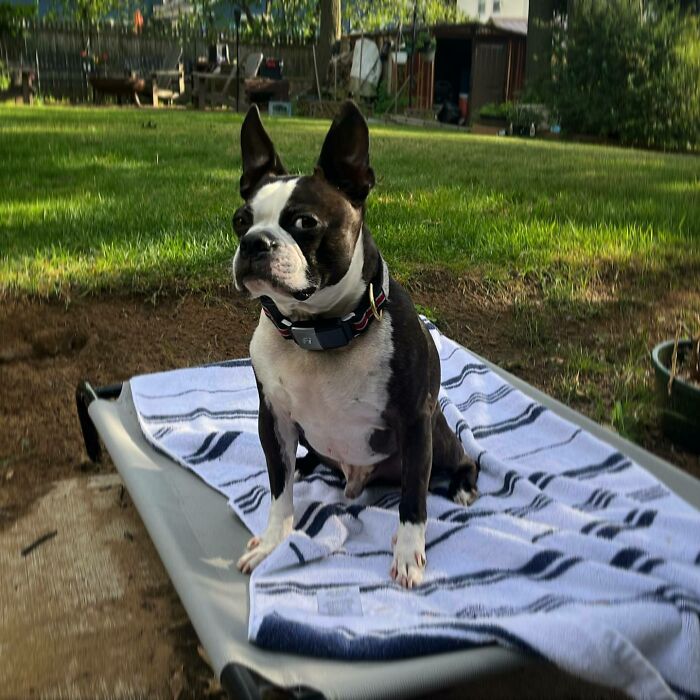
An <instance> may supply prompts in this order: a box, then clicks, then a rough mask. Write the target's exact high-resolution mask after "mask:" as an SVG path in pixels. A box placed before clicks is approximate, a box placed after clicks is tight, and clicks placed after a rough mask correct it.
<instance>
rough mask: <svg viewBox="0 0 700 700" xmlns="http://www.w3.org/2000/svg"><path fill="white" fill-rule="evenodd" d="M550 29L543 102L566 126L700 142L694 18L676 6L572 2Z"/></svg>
mask: <svg viewBox="0 0 700 700" xmlns="http://www.w3.org/2000/svg"><path fill="white" fill-rule="evenodd" d="M561 20H562V21H561V22H560V23H559V24H558V26H557V27H556V28H555V31H554V55H553V59H552V81H551V84H550V94H549V100H550V101H551V103H552V106H553V107H554V108H555V110H556V112H557V113H558V114H559V116H560V118H561V124H562V127H563V128H564V129H566V130H568V131H572V132H578V133H586V134H594V135H597V136H602V137H606V138H613V139H618V140H620V141H621V142H623V143H626V144H632V145H639V146H645V147H655V148H665V149H686V148H689V147H690V148H698V147H699V146H700V23H699V22H698V17H697V16H695V15H693V14H690V13H686V12H683V11H682V10H681V9H680V8H679V6H678V5H677V4H676V3H672V2H668V1H666V0H655V1H647V2H643V3H640V0H614V1H613V2H608V1H606V0H578V1H577V2H576V4H575V11H574V12H573V13H572V14H571V15H570V16H568V17H566V16H562V18H561Z"/></svg>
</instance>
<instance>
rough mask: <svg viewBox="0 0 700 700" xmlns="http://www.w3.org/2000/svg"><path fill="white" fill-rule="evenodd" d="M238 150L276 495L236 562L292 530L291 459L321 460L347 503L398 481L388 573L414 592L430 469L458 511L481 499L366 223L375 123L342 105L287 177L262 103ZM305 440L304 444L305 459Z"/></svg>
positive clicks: (404, 302)
mask: <svg viewBox="0 0 700 700" xmlns="http://www.w3.org/2000/svg"><path fill="white" fill-rule="evenodd" d="M241 149H242V155H243V174H242V176H241V180H240V192H241V196H242V197H243V199H244V200H245V204H244V205H243V206H242V207H241V208H240V209H238V211H236V213H235V215H234V217H233V227H234V229H235V232H236V234H237V235H238V237H239V238H240V244H239V247H238V250H237V251H236V255H235V257H234V260H233V277H234V281H235V284H236V287H237V288H238V289H239V290H244V289H245V290H247V291H248V292H250V294H251V295H252V296H253V297H258V298H260V300H261V302H262V307H263V308H262V313H261V315H260V322H259V324H258V326H257V328H256V330H255V333H254V334H253V339H252V341H251V344H250V354H251V357H252V361H253V368H254V370H255V376H256V379H257V384H258V392H259V394H260V416H259V424H258V429H259V433H260V441H261V443H262V447H263V450H264V452H265V457H266V460H267V469H268V473H269V478H270V491H271V496H272V503H271V506H270V515H269V520H268V524H267V528H266V530H265V532H264V533H263V535H262V536H261V537H253V538H252V539H251V540H250V542H249V543H248V546H247V551H246V552H245V553H244V554H243V556H242V557H241V558H240V559H239V560H238V568H239V569H240V570H241V571H243V572H245V573H250V572H251V571H252V570H253V569H254V568H255V567H256V566H257V565H258V564H259V563H260V562H261V561H262V560H263V559H264V558H265V557H266V556H267V555H268V554H269V553H270V552H271V551H272V550H273V549H274V548H275V547H276V546H277V545H278V544H279V543H280V542H282V540H284V538H285V537H286V536H287V535H288V534H289V533H290V532H291V531H292V522H293V507H292V486H293V483H294V475H295V467H296V468H297V469H299V470H300V471H309V470H310V468H313V467H314V466H315V465H317V464H318V463H319V462H321V461H322V462H323V463H324V464H327V465H330V466H332V467H335V468H337V469H339V470H341V471H342V472H343V474H344V475H345V478H346V484H347V486H346V489H345V494H346V496H348V497H350V498H353V497H356V496H358V495H359V494H360V493H361V492H362V490H363V488H364V486H365V484H367V483H368V482H369V481H370V480H374V479H377V478H382V479H388V480H392V481H395V482H397V483H398V482H400V483H401V502H400V506H399V526H398V530H397V532H396V534H395V535H394V538H393V541H392V542H393V553H394V556H393V563H392V565H391V576H392V578H394V579H395V580H396V581H398V582H399V583H400V584H401V585H402V586H405V587H408V588H411V587H412V586H413V585H415V584H418V583H420V582H421V580H422V578H423V570H424V568H425V563H426V560H425V524H426V497H427V491H428V485H429V481H430V477H431V468H433V467H434V468H435V469H436V470H438V469H439V470H440V471H441V472H442V473H447V474H448V476H449V478H448V481H449V486H448V493H449V495H450V497H452V498H453V499H454V500H455V501H456V502H457V503H460V504H463V505H469V504H470V503H471V502H472V501H473V500H474V498H476V496H477V491H476V479H477V474H478V469H477V467H476V465H475V464H474V463H473V461H472V460H470V459H469V458H468V457H467V456H466V455H465V453H464V450H463V449H462V445H461V444H460V442H459V441H458V440H457V438H456V436H455V434H454V433H453V432H452V431H451V430H450V429H449V427H448V426H447V423H446V422H445V418H444V416H443V414H442V411H441V409H440V406H439V405H438V403H437V396H438V390H439V388H440V364H439V359H438V354H437V350H436V348H435V345H434V343H433V341H432V339H431V337H430V334H429V333H428V332H427V330H426V328H425V326H424V325H423V323H421V321H420V319H419V318H418V316H417V314H416V310H415V308H414V306H413V303H412V302H411V299H410V298H409V296H408V295H407V294H406V292H405V291H404V290H403V289H402V288H401V286H400V285H399V284H398V283H397V282H396V281H395V280H394V279H393V278H392V277H391V276H390V275H389V272H388V270H387V266H386V263H385V262H384V260H383V259H382V257H381V255H380V253H379V250H378V249H377V246H376V244H375V242H374V240H373V239H372V236H371V234H370V232H369V230H368V228H367V226H366V225H365V223H364V211H365V199H366V198H367V195H368V194H369V191H370V189H371V188H372V186H373V185H374V172H373V170H372V168H371V167H370V165H369V132H368V129H367V124H366V122H365V120H364V118H363V116H362V114H361V113H360V111H359V110H358V108H357V107H356V105H355V104H354V103H353V102H350V101H348V102H345V103H344V105H343V106H342V108H341V111H340V114H339V115H338V116H337V117H336V119H335V121H334V122H333V124H332V125H331V127H330V130H329V131H328V134H327V136H326V139H325V142H324V144H323V147H322V149H321V155H320V157H319V159H318V164H317V166H316V169H315V171H314V173H313V175H310V176H296V175H288V174H287V171H286V170H285V168H284V165H283V164H282V161H281V159H280V157H279V155H278V154H277V152H276V150H275V147H274V146H273V144H272V141H271V140H270V137H269V136H268V134H267V133H266V131H265V129H264V128H263V125H262V123H261V121H260V114H259V113H258V110H257V107H251V109H250V110H249V111H248V114H247V115H246V118H245V121H244V122H243V126H242V129H241ZM299 443H301V444H302V445H304V446H306V447H307V449H308V450H309V452H308V455H307V456H306V457H304V458H303V459H300V460H297V459H296V452H297V445H298V444H299Z"/></svg>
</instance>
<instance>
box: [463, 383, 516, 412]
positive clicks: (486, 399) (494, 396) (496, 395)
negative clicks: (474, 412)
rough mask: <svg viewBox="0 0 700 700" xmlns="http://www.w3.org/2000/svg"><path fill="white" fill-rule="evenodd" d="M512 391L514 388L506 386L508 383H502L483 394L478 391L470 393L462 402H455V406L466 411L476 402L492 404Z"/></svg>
mask: <svg viewBox="0 0 700 700" xmlns="http://www.w3.org/2000/svg"><path fill="white" fill-rule="evenodd" d="M513 391H515V390H514V388H513V387H512V386H508V384H504V385H503V386H501V387H500V388H498V389H496V391H493V392H491V393H490V394H484V393H483V392H479V391H478V392H475V393H473V394H471V395H470V396H469V398H468V399H467V400H466V401H465V402H464V403H460V404H457V408H458V409H459V410H460V411H462V412H464V411H468V410H469V409H470V408H471V407H472V406H473V405H474V404H477V403H484V404H489V405H492V404H495V403H498V402H499V401H500V400H501V399H503V398H505V397H506V396H508V394H510V393H511V392H513Z"/></svg>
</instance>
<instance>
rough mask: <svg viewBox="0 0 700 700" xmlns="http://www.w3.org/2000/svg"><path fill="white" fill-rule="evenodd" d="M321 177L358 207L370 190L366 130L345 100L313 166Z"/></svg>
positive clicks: (354, 108)
mask: <svg viewBox="0 0 700 700" xmlns="http://www.w3.org/2000/svg"><path fill="white" fill-rule="evenodd" d="M316 169H317V171H320V172H321V174H322V175H323V177H325V179H326V180H327V181H328V182H330V183H331V185H334V186H335V187H337V188H338V189H340V190H342V191H343V192H345V194H346V195H347V196H348V197H349V198H350V200H351V201H353V202H355V203H358V204H361V203H362V202H364V201H365V199H367V195H368V194H369V191H370V190H371V189H372V187H373V186H374V170H372V168H371V167H370V165H369V130H368V129H367V122H366V121H365V118H364V117H363V116H362V113H361V112H360V110H359V109H358V107H357V105H356V104H355V103H354V102H353V101H352V100H346V101H345V102H344V103H343V105H342V107H341V108H340V113H339V114H338V116H337V117H336V118H335V119H334V120H333V123H332V124H331V128H330V129H329V130H328V134H327V135H326V140H325V141H324V142H323V147H322V148H321V155H320V156H319V159H318V164H317V166H316Z"/></svg>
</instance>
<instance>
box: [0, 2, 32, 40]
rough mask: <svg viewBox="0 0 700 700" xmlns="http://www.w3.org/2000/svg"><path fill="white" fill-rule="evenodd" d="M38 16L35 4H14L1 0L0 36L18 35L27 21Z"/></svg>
mask: <svg viewBox="0 0 700 700" xmlns="http://www.w3.org/2000/svg"><path fill="white" fill-rule="evenodd" d="M35 17H36V7H35V6H34V5H12V4H11V3H9V2H0V36H2V35H7V36H17V35H18V34H20V33H21V31H22V27H23V26H24V24H25V22H26V21H28V20H30V19H34V18H35Z"/></svg>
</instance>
